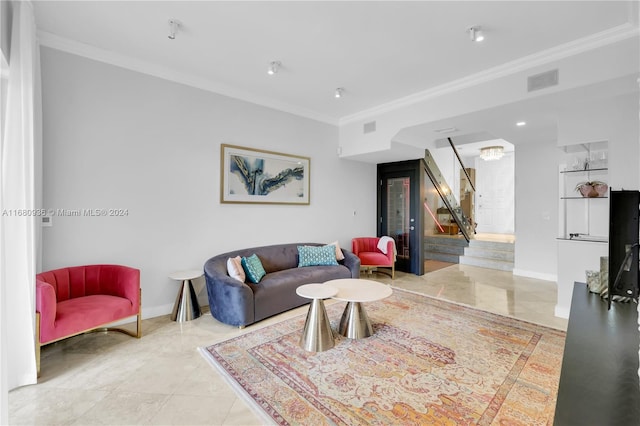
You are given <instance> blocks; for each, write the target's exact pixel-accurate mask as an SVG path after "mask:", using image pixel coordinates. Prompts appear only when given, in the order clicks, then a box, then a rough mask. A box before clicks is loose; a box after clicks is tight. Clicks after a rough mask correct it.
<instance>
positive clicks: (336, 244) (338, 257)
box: [327, 241, 344, 260]
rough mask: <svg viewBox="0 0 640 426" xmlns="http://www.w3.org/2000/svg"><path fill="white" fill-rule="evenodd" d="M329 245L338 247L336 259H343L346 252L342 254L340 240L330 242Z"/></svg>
mask: <svg viewBox="0 0 640 426" xmlns="http://www.w3.org/2000/svg"><path fill="white" fill-rule="evenodd" d="M327 245H328V246H335V247H336V260H343V259H344V254H342V250H340V244H338V241H334V242H332V243H329V244H327Z"/></svg>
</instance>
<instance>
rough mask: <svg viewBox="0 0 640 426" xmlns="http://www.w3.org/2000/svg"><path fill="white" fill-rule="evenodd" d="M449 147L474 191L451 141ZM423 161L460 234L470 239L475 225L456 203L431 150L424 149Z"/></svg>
mask: <svg viewBox="0 0 640 426" xmlns="http://www.w3.org/2000/svg"><path fill="white" fill-rule="evenodd" d="M449 142H451V140H449ZM451 147H452V148H453V150H454V152H455V154H456V157H457V159H458V161H459V162H460V164H461V166H462V169H463V170H464V171H465V175H466V177H467V180H468V182H469V184H471V188H472V189H473V191H475V188H474V186H473V182H472V181H471V178H470V177H469V174H468V173H467V171H466V169H465V168H464V165H463V164H462V161H461V159H460V156H459V155H458V152H457V150H456V149H455V147H454V146H453V143H451ZM424 162H425V170H426V172H427V175H428V176H429V179H431V182H432V183H433V186H434V187H435V188H436V191H438V194H439V195H440V198H441V199H442V202H443V203H444V205H445V206H446V208H447V209H448V210H449V213H451V216H452V217H453V219H454V220H455V222H456V223H457V224H458V227H459V228H460V232H462V235H463V236H464V238H465V239H466V240H467V241H469V240H471V239H472V238H473V235H474V234H475V227H474V225H473V223H472V221H471V220H470V219H469V218H468V217H467V216H466V215H465V214H464V212H463V211H462V207H460V204H459V203H458V200H457V199H456V197H455V196H454V194H453V192H452V190H451V187H450V186H449V185H448V184H447V182H446V179H445V178H444V176H443V175H442V172H441V171H440V168H439V167H438V165H437V164H436V161H435V159H434V158H433V156H432V155H431V152H429V150H428V149H425V150H424Z"/></svg>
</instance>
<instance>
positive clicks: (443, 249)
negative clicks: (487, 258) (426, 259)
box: [424, 243, 465, 256]
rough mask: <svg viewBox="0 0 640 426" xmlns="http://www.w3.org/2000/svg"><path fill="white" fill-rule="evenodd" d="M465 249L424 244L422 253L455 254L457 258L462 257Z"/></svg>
mask: <svg viewBox="0 0 640 426" xmlns="http://www.w3.org/2000/svg"><path fill="white" fill-rule="evenodd" d="M464 250H465V247H463V246H447V245H440V244H430V243H425V245H424V251H425V253H428V252H437V253H446V254H455V255H458V256H462V255H463V254H464Z"/></svg>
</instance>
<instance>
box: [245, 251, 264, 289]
mask: <svg viewBox="0 0 640 426" xmlns="http://www.w3.org/2000/svg"><path fill="white" fill-rule="evenodd" d="M240 263H242V269H244V272H245V273H246V274H247V278H249V281H251V282H252V283H254V284H258V283H259V282H260V280H261V279H262V278H263V277H264V276H265V275H267V273H266V271H265V270H264V267H263V266H262V262H260V259H259V258H258V256H257V255H256V254H255V253H254V254H252V255H251V256H249V257H243V258H242V260H241V261H240Z"/></svg>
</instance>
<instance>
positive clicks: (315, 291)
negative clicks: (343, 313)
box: [296, 284, 338, 352]
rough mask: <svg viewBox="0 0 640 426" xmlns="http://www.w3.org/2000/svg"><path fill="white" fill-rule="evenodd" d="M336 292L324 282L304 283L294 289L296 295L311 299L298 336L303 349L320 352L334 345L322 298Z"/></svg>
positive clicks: (326, 297)
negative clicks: (300, 334)
mask: <svg viewBox="0 0 640 426" xmlns="http://www.w3.org/2000/svg"><path fill="white" fill-rule="evenodd" d="M337 292H338V290H336V289H335V288H333V287H330V286H328V285H324V284H305V285H302V286H300V287H298V288H297V289H296V293H297V294H298V296H301V297H305V298H307V299H311V305H310V306H309V312H307V319H306V320H305V323H304V329H303V330H302V336H300V346H301V347H302V348H303V349H304V350H306V351H309V352H322V351H326V350H329V349H331V348H333V346H334V345H335V342H334V339H333V330H331V323H330V322H329V317H328V316H327V311H326V310H325V308H324V302H323V299H328V298H330V297H332V296H333V295H335V294H336V293H337Z"/></svg>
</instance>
